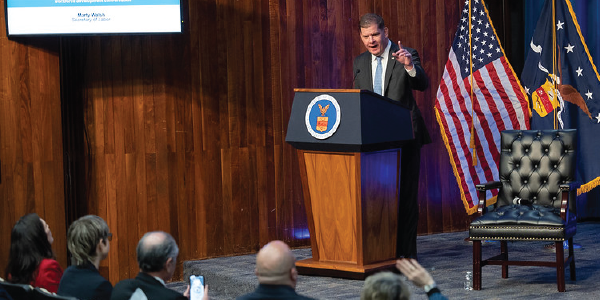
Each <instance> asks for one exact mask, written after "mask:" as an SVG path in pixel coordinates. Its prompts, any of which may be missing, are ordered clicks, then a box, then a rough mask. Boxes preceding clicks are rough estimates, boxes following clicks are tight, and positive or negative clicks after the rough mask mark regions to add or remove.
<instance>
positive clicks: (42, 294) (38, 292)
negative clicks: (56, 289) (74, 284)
mask: <svg viewBox="0 0 600 300" xmlns="http://www.w3.org/2000/svg"><path fill="white" fill-rule="evenodd" d="M31 299H33V300H77V298H74V297H65V296H59V295H56V294H53V293H50V292H48V291H46V290H44V289H40V288H35V289H33V298H31Z"/></svg>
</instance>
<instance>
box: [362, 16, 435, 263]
mask: <svg viewBox="0 0 600 300" xmlns="http://www.w3.org/2000/svg"><path fill="white" fill-rule="evenodd" d="M359 32H360V38H361V40H362V42H363V44H364V45H365V47H366V48H367V51H365V52H364V53H362V54H360V55H359V56H358V57H356V59H354V78H355V79H354V88H357V89H364V90H370V91H373V92H375V93H378V94H380V95H382V96H385V97H388V98H390V99H392V100H395V101H398V102H399V103H400V104H402V105H403V106H404V107H406V108H408V109H410V111H411V115H412V123H413V133H414V137H415V139H414V140H413V141H411V142H409V143H408V144H406V145H404V146H403V147H402V158H401V174H400V178H401V184H400V197H399V198H400V199H399V200H400V202H399V206H398V239H397V248H396V255H397V257H413V258H416V256H417V224H418V218H419V204H418V191H419V171H420V160H421V146H422V145H424V144H428V143H431V138H430V137H429V132H428V131H427V128H426V127H425V122H424V121H423V117H422V116H421V112H420V111H419V108H418V107H417V103H416V101H415V98H414V97H413V94H412V91H413V90H419V91H423V90H425V89H426V88H427V87H428V85H429V80H428V78H427V75H426V74H425V71H424V70H423V68H422V67H421V60H420V58H419V54H418V53H417V51H416V50H414V49H411V48H407V47H403V46H402V44H401V43H400V42H398V44H397V45H396V44H395V43H392V42H391V41H390V39H389V37H388V28H387V27H385V25H384V22H383V19H382V18H381V17H380V16H379V15H376V14H365V15H363V16H362V17H361V19H360V22H359ZM388 130H389V129H388ZM392 130H393V129H392Z"/></svg>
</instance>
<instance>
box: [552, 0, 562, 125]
mask: <svg viewBox="0 0 600 300" xmlns="http://www.w3.org/2000/svg"><path fill="white" fill-rule="evenodd" d="M552 75H554V77H552V76H551V77H552V83H553V86H554V93H555V95H554V101H558V93H559V91H558V84H557V82H556V80H557V78H560V77H558V76H557V75H556V0H552ZM559 105H560V103H559ZM553 112H554V119H553V120H552V121H553V126H554V129H555V130H556V129H557V128H558V124H556V123H557V119H558V113H557V112H556V109H554V110H553Z"/></svg>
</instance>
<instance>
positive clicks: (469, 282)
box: [465, 271, 473, 291]
mask: <svg viewBox="0 0 600 300" xmlns="http://www.w3.org/2000/svg"><path fill="white" fill-rule="evenodd" d="M465 290H467V291H472V290H473V273H472V272H471V271H467V273H466V274H465Z"/></svg>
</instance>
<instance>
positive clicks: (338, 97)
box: [285, 89, 414, 152]
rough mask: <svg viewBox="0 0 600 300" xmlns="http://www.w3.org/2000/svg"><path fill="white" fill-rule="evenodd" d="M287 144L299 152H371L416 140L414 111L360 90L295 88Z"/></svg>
mask: <svg viewBox="0 0 600 300" xmlns="http://www.w3.org/2000/svg"><path fill="white" fill-rule="evenodd" d="M294 91H295V92H296V93H295V96H294V102H293V104H292V113H291V115H290V120H289V123H288V131H287V135H286V139H285V140H286V142H288V143H290V144H291V145H292V146H294V147H295V148H297V149H301V150H317V151H332V152H369V151H380V150H387V149H394V148H400V147H401V146H402V145H403V144H404V143H406V142H408V141H410V140H412V139H414V136H413V129H412V118H411V112H410V110H408V109H407V108H405V107H403V106H402V105H400V103H398V102H397V101H394V100H391V99H388V98H386V97H383V96H380V95H378V94H375V93H373V92H371V91H367V90H359V89H294Z"/></svg>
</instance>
